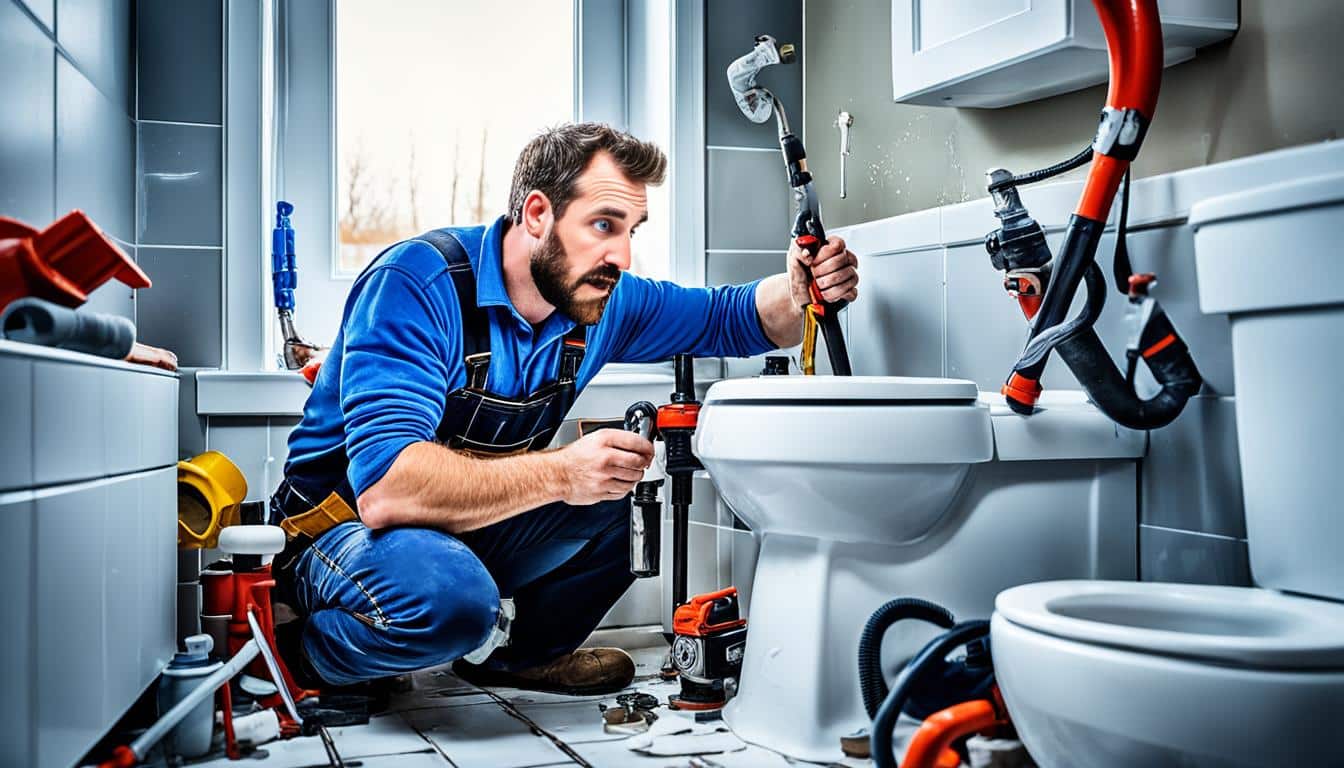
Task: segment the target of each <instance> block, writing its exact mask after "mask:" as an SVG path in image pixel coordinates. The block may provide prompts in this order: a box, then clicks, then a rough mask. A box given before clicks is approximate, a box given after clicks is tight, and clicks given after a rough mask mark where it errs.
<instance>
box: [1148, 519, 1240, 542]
mask: <svg viewBox="0 0 1344 768" xmlns="http://www.w3.org/2000/svg"><path fill="white" fill-rule="evenodd" d="M1139 527H1140V528H1149V529H1152V530H1154V531H1166V532H1167V533H1183V534H1187V535H1189V536H1202V537H1204V538H1206V539H1218V540H1219V541H1237V542H1242V543H1246V539H1243V538H1239V537H1237V536H1228V535H1226V534H1222V533H1209V532H1207V531H1190V530H1186V529H1184V528H1170V527H1168V526H1165V525H1151V524H1149V523H1139Z"/></svg>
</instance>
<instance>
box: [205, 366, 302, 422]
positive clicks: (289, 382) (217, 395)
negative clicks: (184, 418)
mask: <svg viewBox="0 0 1344 768" xmlns="http://www.w3.org/2000/svg"><path fill="white" fill-rule="evenodd" d="M310 391H311V388H310V387H309V386H308V382H306V381H304V379H303V376H301V375H299V372H298V371H250V372H249V371H199V372H197V374H196V413H197V414H198V415H200V416H294V417H297V416H302V415H303V404H304V402H305V401H306V400H307V399H308V393H309V392H310Z"/></svg>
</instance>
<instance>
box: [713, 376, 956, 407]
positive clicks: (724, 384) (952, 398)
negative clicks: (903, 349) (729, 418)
mask: <svg viewBox="0 0 1344 768" xmlns="http://www.w3.org/2000/svg"><path fill="white" fill-rule="evenodd" d="M978 396H979V392H978V391H977V390H976V387H975V382H973V381H967V380H965V379H938V378H922V377H914V376H757V377H752V378H743V379H726V380H724V381H720V382H719V383H717V384H715V385H714V386H713V387H712V388H710V390H709V393H708V394H707V395H706V396H705V404H710V403H733V404H737V405H784V404H787V403H816V402H823V403H826V404H829V405H890V404H899V403H906V402H908V403H912V404H916V403H918V404H925V405H932V404H940V403H946V404H953V405H962V404H965V403H969V402H974V401H975V399H976V398H977V397H978Z"/></svg>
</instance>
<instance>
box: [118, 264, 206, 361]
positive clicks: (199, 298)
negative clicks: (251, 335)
mask: <svg viewBox="0 0 1344 768" xmlns="http://www.w3.org/2000/svg"><path fill="white" fill-rule="evenodd" d="M139 254H140V266H141V267H142V268H143V269H144V270H145V273H146V274H148V275H149V276H150V279H152V280H153V281H154V286H153V287H152V288H148V289H145V290H142V291H139V292H138V295H137V297H136V303H137V307H136V315H137V317H138V318H139V329H138V332H139V338H140V340H141V341H143V342H144V343H146V344H152V345H154V346H156V347H165V348H167V349H171V350H172V351H173V352H174V353H175V354H176V355H177V361H178V364H179V365H181V366H182V367H185V368H218V367H219V363H220V354H221V334H222V331H221V328H222V323H223V308H222V306H221V302H222V299H221V295H220V291H221V287H220V285H221V280H222V277H221V269H222V267H221V258H222V256H221V253H220V250H219V249H218V248H145V247H141V248H140V249H139Z"/></svg>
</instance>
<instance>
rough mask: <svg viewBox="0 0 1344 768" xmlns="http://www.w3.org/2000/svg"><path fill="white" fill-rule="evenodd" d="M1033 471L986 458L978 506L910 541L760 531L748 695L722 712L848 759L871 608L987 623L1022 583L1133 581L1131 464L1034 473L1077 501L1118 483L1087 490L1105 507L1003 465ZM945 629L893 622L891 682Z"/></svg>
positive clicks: (886, 664) (808, 750) (860, 720)
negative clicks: (938, 612) (918, 606)
mask: <svg viewBox="0 0 1344 768" xmlns="http://www.w3.org/2000/svg"><path fill="white" fill-rule="evenodd" d="M1027 469H1028V467H1027V466H1019V467H998V466H995V465H993V464H991V465H988V466H983V467H977V473H976V474H978V475H979V476H980V478H981V479H982V480H985V481H987V482H986V483H985V485H984V486H979V487H976V488H974V489H973V492H972V494H971V498H973V499H975V500H976V501H977V502H978V503H977V504H973V505H970V506H971V507H973V508H974V509H975V510H976V511H974V512H967V511H966V509H965V508H959V509H954V510H952V511H950V512H949V514H948V515H947V517H946V519H945V520H943V521H942V522H941V523H940V524H939V526H937V527H936V528H935V529H934V530H933V531H932V532H930V534H929V535H928V536H927V537H925V538H924V539H921V540H919V541H917V542H914V543H912V544H906V545H890V546H888V545H880V544H871V543H856V542H843V541H832V540H823V539H815V538H805V537H798V536H789V535H784V534H771V533H766V534H764V535H763V538H762V542H761V553H760V557H759V559H758V560H757V564H756V575H755V578H754V580H753V587H752V598H751V605H750V616H749V621H750V624H749V627H750V629H749V631H748V632H747V648H746V654H745V657H744V659H743V663H742V678H741V680H740V683H739V686H738V687H739V692H738V695H737V696H736V697H735V698H734V699H733V700H732V701H730V702H729V703H728V706H727V707H726V708H725V709H724V720H725V721H726V722H727V723H728V725H729V726H730V727H731V728H732V729H733V732H734V733H736V734H737V735H738V736H739V737H740V738H742V739H744V740H746V741H749V742H753V743H756V744H759V745H761V746H765V747H768V748H769V749H773V750H775V751H777V752H782V753H784V754H786V755H789V756H790V757H795V758H799V759H802V760H810V761H817V762H830V761H837V760H840V759H841V758H842V753H841V751H840V737H841V736H843V735H845V734H848V733H852V732H854V731H856V730H858V729H859V728H866V727H868V725H869V718H868V716H867V714H866V713H865V712H864V709H863V700H862V696H861V694H860V692H859V679H858V647H859V636H860V635H861V634H862V632H863V626H864V624H865V622H867V620H868V617H869V616H871V615H872V613H873V611H875V610H877V608H878V607H880V606H881V605H882V604H883V603H885V602H887V601H888V600H890V599H892V598H894V597H905V596H911V597H921V598H923V599H926V600H931V601H933V602H935V603H938V604H940V605H942V606H944V607H946V608H947V609H948V610H950V611H952V613H953V614H954V615H955V616H956V617H957V618H958V619H959V620H965V619H973V618H987V617H988V616H989V615H990V614H991V613H992V612H993V608H994V596H995V595H997V594H998V593H999V592H1000V591H1002V590H1004V589H1007V588H1009V587H1012V586H1017V585H1019V584H1026V583H1030V582H1033V581H1045V580H1050V579H1058V578H1078V577H1087V578H1096V577H1104V578H1117V579H1132V578H1134V555H1133V552H1134V547H1135V541H1134V539H1135V526H1134V525H1133V517H1132V514H1133V513H1132V510H1133V495H1132V494H1133V487H1134V481H1133V477H1134V470H1133V467H1132V466H1113V467H1109V468H1107V469H1106V470H1102V471H1099V472H1098V474H1097V475H1096V476H1094V477H1087V476H1086V475H1082V476H1079V475H1078V473H1076V472H1075V473H1073V476H1072V477H1069V473H1067V472H1065V471H1064V469H1062V468H1058V467H1056V468H1048V466H1044V467H1043V466H1041V465H1037V467H1035V468H1034V471H1035V474H1039V475H1040V476H1041V477H1052V478H1058V480H1059V481H1060V482H1058V486H1060V487H1062V488H1063V493H1065V494H1071V495H1072V496H1071V498H1084V499H1086V498H1089V495H1088V494H1085V493H1084V494H1080V493H1078V491H1079V488H1078V485H1082V486H1084V487H1086V486H1087V485H1090V484H1092V483H1093V482H1097V483H1100V484H1104V485H1105V486H1106V487H1107V490H1108V491H1111V492H1110V493H1108V494H1104V495H1102V494H1099V495H1095V496H1091V498H1094V499H1109V501H1108V502H1106V503H1100V504H1096V505H1081V506H1082V508H1080V505H1070V504H1068V503H1053V504H1051V503H1041V499H1040V494H1039V491H1040V487H1039V486H1035V485H1033V484H1031V483H1019V484H1016V485H1013V484H1007V483H1004V482H1002V481H1003V479H1004V478H1003V477H1000V474H1005V475H1006V474H1007V473H1010V472H1016V473H1017V474H1016V477H1018V478H1019V479H1020V478H1021V477H1022V476H1023V475H1024V474H1025V473H1026V472H1027ZM1065 478H1069V479H1067V480H1066V479H1065ZM1038 479H1039V478H1038ZM1075 494H1076V495H1075ZM1126 510H1128V513H1126ZM825 512H826V511H825V510H819V511H818V514H825ZM938 631H939V630H938V629H937V628H936V627H934V626H932V625H929V624H923V623H921V622H914V621H909V622H905V621H903V622H898V623H897V624H896V625H895V626H893V627H891V629H890V630H888V632H887V634H886V637H885V640H884V642H883V644H882V659H883V671H884V673H885V676H886V679H887V680H888V681H890V680H891V679H893V678H894V677H895V675H896V672H897V670H898V668H899V666H900V665H901V664H903V663H904V660H905V659H908V658H909V657H911V656H913V655H914V654H915V653H916V652H917V651H918V650H919V648H920V647H921V646H922V645H923V644H924V643H926V642H928V641H929V640H930V639H932V638H933V637H934V635H936V634H938Z"/></svg>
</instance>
